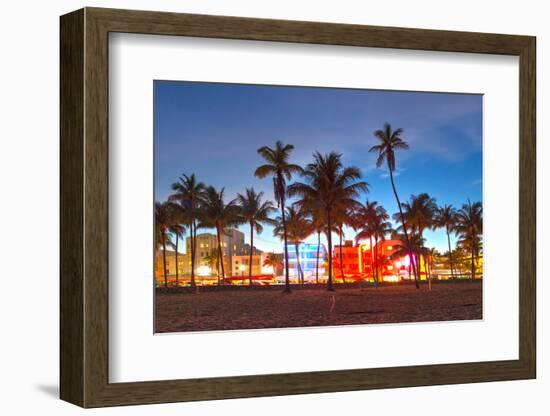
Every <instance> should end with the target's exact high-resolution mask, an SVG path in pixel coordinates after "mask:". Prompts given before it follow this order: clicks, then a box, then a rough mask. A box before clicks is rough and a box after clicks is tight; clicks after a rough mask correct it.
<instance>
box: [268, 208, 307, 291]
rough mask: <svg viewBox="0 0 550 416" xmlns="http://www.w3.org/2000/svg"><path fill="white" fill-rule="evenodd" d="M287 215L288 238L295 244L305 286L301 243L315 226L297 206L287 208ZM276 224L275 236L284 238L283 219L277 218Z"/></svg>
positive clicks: (299, 273) (297, 264) (298, 264)
mask: <svg viewBox="0 0 550 416" xmlns="http://www.w3.org/2000/svg"><path fill="white" fill-rule="evenodd" d="M285 215H286V231H287V237H288V239H289V240H290V241H291V242H293V243H294V251H295V254H296V267H297V271H298V280H299V281H300V282H301V283H302V284H303V283H304V272H303V270H302V265H301V264H300V243H301V242H302V241H303V240H305V239H306V238H307V237H308V236H309V235H310V234H311V233H312V232H313V224H312V222H311V220H310V219H309V218H308V217H307V213H306V212H305V211H304V210H303V209H297V208H296V207H295V206H290V207H287V208H286V214H285ZM276 223H277V225H276V226H275V228H274V229H273V235H275V236H278V237H280V238H283V234H284V229H283V223H282V217H277V220H276Z"/></svg>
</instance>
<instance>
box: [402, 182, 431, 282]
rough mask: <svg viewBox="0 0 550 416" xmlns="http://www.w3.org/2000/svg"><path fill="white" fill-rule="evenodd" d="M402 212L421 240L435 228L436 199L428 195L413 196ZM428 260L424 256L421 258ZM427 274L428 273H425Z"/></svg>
mask: <svg viewBox="0 0 550 416" xmlns="http://www.w3.org/2000/svg"><path fill="white" fill-rule="evenodd" d="M401 209H402V210H401V211H400V212H402V213H403V216H404V217H405V218H406V219H407V223H408V225H409V226H410V227H411V230H412V232H413V233H414V232H416V233H418V234H419V235H420V238H423V237H424V231H425V230H426V229H428V228H434V218H435V215H436V212H437V204H436V201H435V199H434V198H432V197H430V196H429V195H428V194H427V193H421V194H419V195H411V197H410V198H409V201H408V202H403V203H402V204H401ZM394 219H396V220H397V219H398V214H395V215H394ZM421 257H422V258H423V259H424V263H425V262H426V259H425V258H424V255H422V256H421ZM417 268H418V269H419V268H420V259H418V262H417ZM420 273H421V272H420V270H418V278H420ZM425 273H426V274H427V272H425Z"/></svg>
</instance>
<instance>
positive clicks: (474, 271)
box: [471, 241, 476, 282]
mask: <svg viewBox="0 0 550 416" xmlns="http://www.w3.org/2000/svg"><path fill="white" fill-rule="evenodd" d="M471 257H472V282H473V281H474V280H475V278H476V265H475V261H474V257H475V256H474V242H473V241H472V255H471Z"/></svg>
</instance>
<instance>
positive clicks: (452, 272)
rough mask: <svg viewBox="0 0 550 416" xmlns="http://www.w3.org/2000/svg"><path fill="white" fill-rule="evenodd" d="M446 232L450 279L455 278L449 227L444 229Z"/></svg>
mask: <svg viewBox="0 0 550 416" xmlns="http://www.w3.org/2000/svg"><path fill="white" fill-rule="evenodd" d="M446 231H447V244H448V246H449V262H450V263H451V279H454V278H455V272H454V266H453V255H452V253H451V236H450V233H449V227H446Z"/></svg>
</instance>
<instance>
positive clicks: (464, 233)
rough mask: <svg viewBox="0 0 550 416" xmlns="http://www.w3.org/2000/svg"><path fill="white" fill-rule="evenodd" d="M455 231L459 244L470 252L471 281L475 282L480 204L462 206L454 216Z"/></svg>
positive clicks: (479, 232) (481, 224)
mask: <svg viewBox="0 0 550 416" xmlns="http://www.w3.org/2000/svg"><path fill="white" fill-rule="evenodd" d="M455 229H456V231H457V233H458V235H459V238H460V240H459V243H460V244H461V245H462V246H463V247H464V248H467V249H469V251H470V261H471V266H470V267H471V275H470V276H471V279H472V281H473V280H475V273H476V271H475V260H476V259H477V258H478V257H479V251H480V249H481V234H482V233H483V207H482V205H481V202H474V203H472V202H471V201H470V200H469V199H468V202H467V203H466V204H464V205H462V208H460V209H459V210H458V212H457V214H456V225H455Z"/></svg>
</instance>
